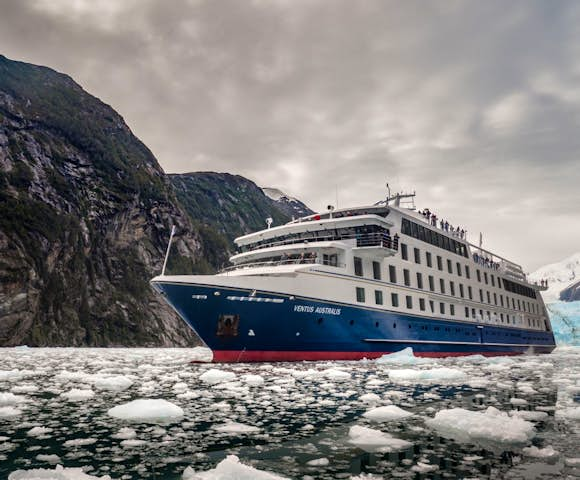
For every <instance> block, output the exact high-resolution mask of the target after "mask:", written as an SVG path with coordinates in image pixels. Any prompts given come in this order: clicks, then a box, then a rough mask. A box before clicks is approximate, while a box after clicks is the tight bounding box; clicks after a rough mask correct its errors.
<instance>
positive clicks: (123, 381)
mask: <svg viewBox="0 0 580 480" xmlns="http://www.w3.org/2000/svg"><path fill="white" fill-rule="evenodd" d="M94 385H95V388H98V389H99V390H110V391H112V392H122V391H123V390H127V389H128V388H129V387H130V386H131V385H133V380H131V379H130V378H128V377H125V376H124V375H118V376H115V377H101V378H97V379H96V380H95V382H94Z"/></svg>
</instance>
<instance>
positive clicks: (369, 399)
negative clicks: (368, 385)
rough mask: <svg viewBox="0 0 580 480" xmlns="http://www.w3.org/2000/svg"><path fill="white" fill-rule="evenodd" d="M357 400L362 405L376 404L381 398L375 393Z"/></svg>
mask: <svg viewBox="0 0 580 480" xmlns="http://www.w3.org/2000/svg"><path fill="white" fill-rule="evenodd" d="M359 400H360V401H361V402H364V403H378V402H380V401H381V397H379V396H378V395H377V394H376V393H365V394H364V395H361V396H360V398H359Z"/></svg>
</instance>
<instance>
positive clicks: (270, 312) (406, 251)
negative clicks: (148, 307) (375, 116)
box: [151, 193, 555, 362]
mask: <svg viewBox="0 0 580 480" xmlns="http://www.w3.org/2000/svg"><path fill="white" fill-rule="evenodd" d="M466 237H467V235H466V233H465V232H464V231H459V229H458V228H457V229H455V228H453V227H451V228H450V227H449V225H448V224H446V223H443V222H442V221H441V220H439V219H438V218H437V217H436V216H435V215H434V214H431V213H430V212H428V211H422V212H418V211H417V210H416V208H415V206H414V193H413V194H396V195H392V196H390V195H389V197H387V199H386V200H384V201H382V202H379V203H377V204H375V205H371V206H366V207H359V208H348V209H341V210H332V209H331V207H329V210H328V211H327V212H325V213H320V214H314V215H309V216H305V217H303V218H299V219H297V220H293V221H291V222H289V223H287V224H285V225H281V226H271V225H270V224H268V228H267V229H265V230H262V231H259V232H256V233H252V234H249V235H244V236H242V237H239V238H237V239H236V240H235V243H236V245H237V248H238V252H237V253H236V254H235V255H234V256H232V257H231V258H230V262H231V264H232V266H230V267H228V268H227V269H225V270H223V271H221V272H219V273H217V274H215V275H165V274H164V273H163V274H162V275H160V276H157V277H155V278H153V279H152V280H151V283H152V285H153V287H154V288H155V289H156V290H157V291H158V292H159V293H160V294H161V295H163V296H164V298H165V299H166V301H167V302H168V303H169V304H170V305H171V306H172V307H173V308H174V309H175V311H176V312H177V313H178V314H179V315H180V316H181V318H183V320H184V321H185V322H187V324H188V325H189V326H190V327H191V328H192V329H193V330H194V331H195V332H196V333H197V335H198V336H199V337H200V338H201V339H202V340H203V341H204V342H205V344H206V345H207V346H208V347H209V348H210V349H211V350H212V352H213V361H214V362H261V361H264V362H265V361H267V362H273V361H299V360H358V359H363V358H367V359H372V358H377V357H380V356H382V355H385V354H389V353H393V352H396V351H399V350H402V349H404V348H407V347H412V349H413V351H414V353H415V355H417V356H425V357H445V356H460V355H474V354H482V355H486V356H490V355H517V354H524V353H534V354H536V353H550V352H551V351H552V350H553V349H554V347H555V341H554V335H553V332H552V328H551V325H550V319H549V317H548V313H547V310H546V307H545V305H544V302H543V300H542V297H541V294H540V291H542V290H545V288H546V285H545V284H544V283H541V284H539V285H538V284H534V283H531V282H530V281H528V279H527V277H526V275H525V273H524V271H523V270H522V267H521V266H519V265H517V264H515V263H513V262H511V261H509V260H507V259H505V258H502V257H500V256H498V255H496V254H494V253H492V252H490V251H487V250H485V249H483V248H482V247H481V240H480V242H479V245H477V246H476V245H474V244H472V243H470V242H468V241H467V239H466ZM170 245H171V241H170ZM168 254H169V247H168ZM166 260H167V258H166ZM163 271H165V268H164V270H163Z"/></svg>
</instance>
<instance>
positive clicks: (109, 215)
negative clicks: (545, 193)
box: [0, 56, 203, 346]
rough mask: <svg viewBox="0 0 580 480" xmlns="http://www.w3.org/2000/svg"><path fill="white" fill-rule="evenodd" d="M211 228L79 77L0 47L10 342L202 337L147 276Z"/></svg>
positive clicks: (195, 248)
mask: <svg viewBox="0 0 580 480" xmlns="http://www.w3.org/2000/svg"><path fill="white" fill-rule="evenodd" d="M174 222H175V223H176V224H177V225H178V226H179V234H178V236H177V238H176V241H175V245H174V249H173V252H174V254H173V255H172V262H171V265H170V266H171V267H172V268H174V269H175V268H181V269H186V270H189V271H195V270H199V269H203V262H202V261H201V260H200V258H201V257H200V253H201V251H202V246H201V240H200V237H199V234H198V233H197V231H196V229H195V227H194V226H193V224H192V222H191V220H190V219H189V217H188V215H186V214H185V212H184V211H183V210H182V209H181V207H180V206H179V204H178V203H177V201H176V199H175V196H174V193H173V190H172V188H171V185H170V184H169V182H168V180H167V178H166V176H165V175H164V173H163V171H162V169H161V168H160V166H159V164H158V163H157V161H156V159H155V157H154V156H153V155H152V153H151V152H150V151H149V150H148V149H147V147H146V146H145V145H143V143H141V142H140V141H139V140H138V139H137V138H136V137H135V136H134V135H133V134H132V133H131V131H130V129H129V128H128V127H127V125H126V124H125V122H124V121H123V119H122V118H121V117H120V116H119V115H118V114H117V113H116V112H115V111H114V110H112V109H111V108H110V107H109V106H107V105H105V104H104V103H102V102H101V101H100V100H98V99H97V98H95V97H93V96H91V95H89V94H88V93H86V92H85V91H84V90H83V89H82V88H81V87H80V86H79V85H77V84H76V83H75V82H74V81H73V80H72V79H71V78H69V77H67V76H66V75H62V74H60V73H57V72H55V71H53V70H50V69H48V68H44V67H38V66H34V65H29V64H25V63H20V62H14V61H11V60H8V59H6V58H5V57H2V56H0V345H17V344H23V343H26V344H29V345H97V346H106V345H191V344H193V343H194V342H195V336H194V335H193V334H192V333H191V332H190V330H189V329H188V328H187V327H186V326H185V324H183V323H182V321H181V320H180V319H179V318H178V317H177V316H176V315H175V314H174V312H173V311H171V310H170V308H169V307H168V306H167V305H165V303H164V302H163V301H162V299H161V298H160V297H159V296H158V295H156V294H155V293H154V292H153V291H152V290H151V288H150V287H149V284H148V280H149V279H150V278H151V277H152V276H153V275H154V274H156V273H158V272H159V271H160V269H161V264H162V261H163V254H164V249H165V246H166V244H167V240H168V236H169V230H170V228H171V224H172V223H174Z"/></svg>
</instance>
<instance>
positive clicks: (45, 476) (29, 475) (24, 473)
mask: <svg viewBox="0 0 580 480" xmlns="http://www.w3.org/2000/svg"><path fill="white" fill-rule="evenodd" d="M8 480H111V477H109V476H108V475H105V476H104V477H94V476H92V475H88V474H86V473H85V472H83V469H82V468H63V467H62V465H57V466H56V467H55V469H54V470H50V469H45V468H35V469H33V470H17V471H15V472H12V473H11V474H10V475H8Z"/></svg>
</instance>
